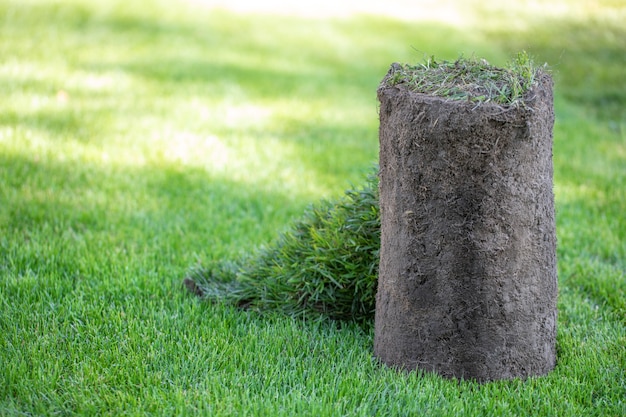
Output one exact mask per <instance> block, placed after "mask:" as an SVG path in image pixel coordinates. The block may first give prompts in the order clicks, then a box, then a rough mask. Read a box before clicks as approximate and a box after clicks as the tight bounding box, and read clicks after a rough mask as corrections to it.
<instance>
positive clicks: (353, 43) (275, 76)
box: [0, 0, 626, 416]
mask: <svg viewBox="0 0 626 417" xmlns="http://www.w3.org/2000/svg"><path fill="white" fill-rule="evenodd" d="M199 3H201V2H192V1H189V2H185V1H181V2H177V3H172V2H166V1H162V2H160V1H154V2H147V1H146V2H122V1H110V2H97V1H87V0H62V1H61V0H59V1H44V0H40V1H38V0H37V1H36V0H26V1H17V0H16V1H4V0H1V1H0V57H2V60H1V61H0V94H2V98H3V99H2V100H1V101H0V415H9V416H10V415H194V414H200V415H272V416H274V415H275V416H280V415H284V416H291V415H311V416H319V415H350V416H352V415H354V416H356V415H359V416H366V415H368V416H369V415H398V416H403V415H425V416H428V415H432V416H457V415H493V416H500V415H515V416H517V415H555V416H556V415H558V416H580V415H585V416H586V415H598V416H619V415H623V414H625V413H626V402H625V398H626V351H625V349H626V348H625V346H626V318H625V317H626V296H625V291H626V284H625V282H626V279H625V278H626V277H625V270H626V261H625V260H626V222H625V221H624V213H626V192H624V190H626V114H625V110H624V109H625V108H626V83H625V81H624V77H623V68H624V67H625V66H626V61H625V60H626V32H625V31H624V29H623V27H622V22H623V21H624V19H625V18H626V11H625V10H624V7H623V6H621V3H620V2H616V1H609V0H603V1H600V2H594V3H593V5H592V4H591V2H586V1H582V0H577V1H570V2H557V1H555V2H554V3H553V5H554V7H548V6H550V5H551V4H552V3H549V2H546V3H545V4H544V5H545V6H546V7H545V10H543V9H542V8H541V7H539V8H536V9H533V7H536V5H535V3H532V2H528V4H526V2H520V3H521V6H515V8H512V9H505V8H497V7H496V6H497V4H496V2H484V1H481V2H478V1H475V2H469V4H468V2H458V3H453V2H451V4H452V5H451V7H452V10H456V11H457V12H459V13H460V14H461V15H463V16H464V18H465V19H464V22H463V23H459V22H457V21H454V22H452V21H450V22H447V21H446V20H445V19H442V20H432V21H415V20H414V21H401V20H397V19H394V18H390V17H384V16H378V17H375V16H361V15H359V16H351V17H344V18H332V17H326V18H306V17H302V16H295V17H294V16H284V15H280V14H271V13H269V14H257V15H254V14H237V13H233V12H229V11H227V10H218V11H215V10H211V9H209V8H206V7H204V6H202V5H201V4H199ZM498 4H499V3H498ZM541 4H542V3H539V5H540V6H541ZM563 5H565V6H563ZM526 6H527V7H526ZM557 6H559V7H557ZM561 6H562V7H561ZM452 14H453V13H451V15H452ZM521 49H525V50H527V51H528V52H529V53H530V54H531V55H533V56H534V57H535V60H536V61H538V62H542V61H546V62H548V64H550V66H551V67H552V69H553V72H554V78H555V80H556V85H555V92H556V97H555V105H556V125H555V131H554V140H555V147H554V162H555V192H556V202H557V227H558V237H559V248H558V256H559V280H560V282H559V283H560V295H559V304H558V306H559V328H558V355H559V356H558V364H557V367H556V369H555V371H554V372H553V373H551V374H549V375H548V376H545V377H541V378H531V379H529V380H527V381H501V382H494V383H488V384H484V385H477V384H475V383H472V382H468V381H461V382H459V381H449V380H445V379H442V378H439V377H438V376H436V375H431V374H422V373H411V374H404V373H398V372H395V371H392V370H389V369H387V368H385V367H383V366H380V365H378V364H377V363H376V361H375V360H374V359H373V358H372V341H373V331H372V328H371V327H367V326H365V327H359V326H356V325H351V324H336V323H327V322H319V321H316V322H311V321H294V320H293V319H289V318H286V317H284V316H281V315H278V314H277V315H266V316H256V315H254V314H250V313H246V312H242V311H238V310H236V309H232V308H230V307H227V306H221V305H210V304H206V303H201V302H199V301H198V300H196V299H195V298H193V297H191V296H190V295H188V294H187V293H185V292H184V291H183V289H182V288H181V280H182V277H183V276H184V275H185V273H186V272H187V271H188V270H189V268H191V267H192V266H194V265H197V264H199V263H200V264H203V263H207V262H210V261H214V260H219V259H231V258H232V259H235V258H237V257H238V256H240V255H241V254H242V253H246V252H249V251H251V250H254V248H255V247H257V246H258V245H261V244H263V243H267V242H269V241H270V240H271V239H272V238H273V237H274V236H276V234H277V232H278V231H280V230H284V229H285V228H286V227H287V225H288V224H289V222H290V221H292V220H293V219H294V218H297V217H298V216H299V215H300V214H301V213H302V211H303V209H304V207H306V206H307V205H308V204H310V203H313V202H315V201H317V200H319V199H320V198H332V197H335V196H338V195H340V194H341V193H342V191H343V190H344V189H346V188H349V186H350V184H351V183H352V184H359V182H361V181H363V178H364V175H365V174H366V173H367V172H368V171H369V169H370V167H371V165H372V163H373V162H375V161H376V158H377V152H378V151H377V147H378V143H377V126H378V120H377V117H378V116H377V103H376V98H375V91H376V87H377V85H378V82H379V81H380V80H381V79H382V77H383V76H384V74H385V73H386V71H387V69H388V68H389V65H390V64H391V63H392V62H394V61H398V62H406V63H417V62H421V61H422V59H423V58H424V56H425V55H428V56H430V55H435V56H436V57H437V58H441V59H455V58H456V57H458V56H459V54H461V53H462V54H465V55H466V56H471V55H472V53H474V54H475V55H476V56H479V57H484V58H486V59H488V60H489V61H490V62H491V63H493V64H503V63H504V62H506V60H508V59H509V58H510V57H511V56H512V55H513V54H515V53H516V52H518V51H519V50H521Z"/></svg>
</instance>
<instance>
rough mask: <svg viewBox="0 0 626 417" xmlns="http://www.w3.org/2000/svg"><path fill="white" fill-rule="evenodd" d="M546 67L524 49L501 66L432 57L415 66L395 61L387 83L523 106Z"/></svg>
mask: <svg viewBox="0 0 626 417" xmlns="http://www.w3.org/2000/svg"><path fill="white" fill-rule="evenodd" d="M546 69H547V66H546V65H542V66H537V65H536V64H535V63H534V61H533V60H532V58H531V57H530V56H529V55H528V53H527V52H526V51H522V52H519V53H518V54H517V55H516V56H515V58H514V59H512V60H510V61H509V62H508V63H507V64H506V65H505V66H504V67H497V66H494V65H490V64H489V63H488V62H487V61H486V60H485V59H478V58H475V57H472V58H465V57H463V56H461V57H459V58H458V59H457V60H455V61H446V60H439V61H438V60H436V59H435V57H434V56H432V57H430V58H428V59H426V60H425V61H424V62H423V63H420V64H417V65H410V64H403V65H399V64H395V65H394V66H393V67H392V70H391V73H390V74H389V76H388V78H387V79H386V82H387V83H388V84H389V85H392V86H393V85H404V86H406V88H408V89H410V90H412V91H416V92H419V93H424V94H430V95H433V96H438V97H443V98H446V99H450V100H466V101H470V102H472V103H477V104H481V103H495V104H499V105H502V106H518V105H524V95H525V94H526V93H527V92H528V91H529V90H530V89H531V88H532V87H533V86H534V85H535V83H536V80H537V77H538V76H539V74H540V72H541V71H546Z"/></svg>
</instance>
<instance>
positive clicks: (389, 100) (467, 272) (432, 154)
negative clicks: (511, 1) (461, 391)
mask: <svg viewBox="0 0 626 417" xmlns="http://www.w3.org/2000/svg"><path fill="white" fill-rule="evenodd" d="M539 81H540V82H539V83H538V85H537V86H536V87H535V88H533V89H532V90H531V91H530V92H529V93H528V94H527V96H526V98H525V102H526V105H527V107H520V108H503V107H500V106H496V105H491V104H488V103H487V104H482V105H480V106H476V105H475V104H473V103H468V102H464V101H446V100H445V99H442V98H438V97H433V96H428V95H424V94H420V93H415V92H410V91H407V90H406V89H403V88H402V86H399V87H389V86H388V85H386V84H385V81H383V83H381V86H380V88H379V90H378V98H379V100H380V204H381V213H382V229H381V234H382V235H381V253H380V275H379V281H378V293H377V298H376V319H375V327H376V329H375V342H374V351H375V355H376V356H377V357H378V358H379V359H380V360H381V361H382V362H383V363H386V364H388V365H391V366H394V367H399V368H405V369H409V370H410V369H415V368H419V369H424V370H427V371H436V372H438V373H440V374H441V375H444V376H447V377H457V378H471V379H476V380H479V381H488V380H495V379H508V378H515V377H522V378H524V377H527V376H531V375H541V374H545V373H547V372H549V371H550V370H551V369H553V367H554V365H555V362H556V349H555V339H556V317H557V310H556V299H557V269H556V229H555V213H554V196H553V189H552V187H553V185H552V184H553V170H552V128H553V124H554V112H553V97H552V80H551V78H550V77H549V76H548V75H546V74H542V75H541V77H540V80H539Z"/></svg>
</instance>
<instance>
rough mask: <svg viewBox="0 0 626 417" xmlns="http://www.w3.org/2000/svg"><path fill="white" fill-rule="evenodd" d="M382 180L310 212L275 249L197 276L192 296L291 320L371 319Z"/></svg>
mask: <svg viewBox="0 0 626 417" xmlns="http://www.w3.org/2000/svg"><path fill="white" fill-rule="evenodd" d="M379 211H380V210H379V205H378V177H377V172H374V173H371V174H370V175H369V176H368V177H367V181H366V184H365V186H364V187H363V188H360V189H355V190H348V191H346V193H345V195H344V196H343V197H342V198H339V199H338V200H336V201H322V202H321V203H319V204H318V205H316V206H311V207H309V209H308V210H307V211H306V213H305V214H304V216H303V217H302V218H301V219H299V220H298V221H296V222H295V223H294V224H293V225H292V227H291V228H290V229H288V230H287V231H286V232H284V233H282V234H281V235H280V236H279V237H278V238H277V239H276V240H275V241H274V242H273V243H272V244H271V245H269V246H266V247H262V248H260V249H259V250H258V251H257V253H256V254H254V255H252V256H246V257H243V258H241V259H239V260H237V261H221V262H218V263H215V264H214V265H211V266H209V267H206V268H199V269H196V270H194V271H193V272H192V273H191V274H190V276H189V277H187V278H186V279H185V285H186V286H187V288H188V289H189V290H190V291H192V292H193V293H195V294H196V295H200V296H202V297H204V298H206V299H208V300H211V301H221V302H226V303H229V304H233V305H236V306H239V307H245V308H247V309H253V310H256V311H267V310H279V311H284V312H285V313H287V314H289V315H292V316H297V317H299V316H308V317H311V316H314V317H320V316H327V317H330V318H332V319H339V320H351V321H356V322H365V321H368V320H371V319H372V318H373V317H374V307H375V296H376V283H377V276H378V252H379V249H380V215H379Z"/></svg>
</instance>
